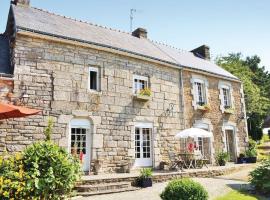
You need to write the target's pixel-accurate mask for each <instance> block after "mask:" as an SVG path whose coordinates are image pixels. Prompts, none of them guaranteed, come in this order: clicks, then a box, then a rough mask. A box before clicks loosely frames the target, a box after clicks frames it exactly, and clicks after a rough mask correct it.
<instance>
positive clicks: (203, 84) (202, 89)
mask: <svg viewBox="0 0 270 200" xmlns="http://www.w3.org/2000/svg"><path fill="white" fill-rule="evenodd" d="M198 84H200V86H201V89H200V90H201V91H200V93H201V95H200V94H199V87H198ZM194 87H195V100H196V104H197V105H199V106H201V105H200V104H199V102H204V103H205V104H207V100H206V91H205V83H204V81H202V80H199V79H196V80H195V81H194ZM200 98H201V100H200Z"/></svg>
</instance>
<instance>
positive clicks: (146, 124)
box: [131, 122, 154, 167]
mask: <svg viewBox="0 0 270 200" xmlns="http://www.w3.org/2000/svg"><path fill="white" fill-rule="evenodd" d="M136 128H139V129H142V128H149V129H151V131H150V144H151V147H150V157H151V167H153V166H154V128H153V123H151V122H136V123H135V125H134V130H133V141H131V142H133V144H134V146H133V148H134V159H135V162H134V167H150V166H140V165H138V164H136V156H135V152H136V151H135V141H136V139H135V131H136Z"/></svg>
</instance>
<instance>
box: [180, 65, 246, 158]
mask: <svg viewBox="0 0 270 200" xmlns="http://www.w3.org/2000/svg"><path fill="white" fill-rule="evenodd" d="M194 75H195V76H199V77H201V78H203V79H205V80H207V82H208V84H209V85H208V92H207V93H208V102H209V105H210V107H211V109H210V111H209V112H203V111H200V110H195V109H194V106H193V105H192V101H193V94H192V92H193V91H192V83H191V79H192V76H194ZM220 81H224V82H226V80H222V79H220V78H215V77H213V76H206V75H201V74H198V73H194V72H189V71H185V70H184V71H183V82H184V98H185V100H184V102H185V121H186V127H192V126H194V124H195V123H196V122H197V123H205V124H209V128H210V130H211V131H212V132H213V135H214V143H213V147H214V149H215V152H217V151H221V150H222V149H224V148H225V147H224V126H225V125H232V126H235V128H236V143H237V146H238V147H237V149H236V151H237V153H238V154H239V153H240V152H243V151H244V149H245V147H246V145H247V144H246V141H247V130H246V121H245V120H244V119H242V118H243V116H244V115H245V112H244V109H245V108H244V99H243V93H242V88H241V83H239V82H233V81H231V82H230V81H229V83H230V84H231V86H232V91H233V92H232V96H233V104H234V107H235V111H234V114H225V113H222V111H221V109H220V105H221V100H220V90H219V82H220ZM227 82H228V81H227Z"/></svg>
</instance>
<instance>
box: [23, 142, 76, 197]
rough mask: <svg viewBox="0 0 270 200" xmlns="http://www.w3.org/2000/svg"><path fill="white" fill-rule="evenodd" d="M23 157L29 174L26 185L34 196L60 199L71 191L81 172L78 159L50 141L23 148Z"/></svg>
mask: <svg viewBox="0 0 270 200" xmlns="http://www.w3.org/2000/svg"><path fill="white" fill-rule="evenodd" d="M23 157H24V166H25V169H26V171H27V172H28V174H29V175H30V176H31V179H30V180H28V182H27V187H28V188H29V189H30V188H32V190H33V191H32V195H33V196H36V197H42V198H44V199H60V198H61V196H64V195H66V194H69V193H70V192H71V190H72V188H73V187H74V184H75V182H76V181H77V180H78V179H79V176H80V174H81V173H80V170H81V166H80V164H79V161H78V160H77V159H75V158H74V157H72V156H71V155H70V154H69V153H68V152H67V151H66V150H65V149H64V148H61V147H59V146H58V145H56V144H54V143H52V142H51V141H46V142H37V143H34V144H33V145H31V146H29V147H28V148H27V149H25V151H24V155H23Z"/></svg>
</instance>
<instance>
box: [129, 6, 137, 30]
mask: <svg viewBox="0 0 270 200" xmlns="http://www.w3.org/2000/svg"><path fill="white" fill-rule="evenodd" d="M135 12H137V10H136V9H134V8H131V9H130V32H131V33H132V30H133V19H134V13H135Z"/></svg>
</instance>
